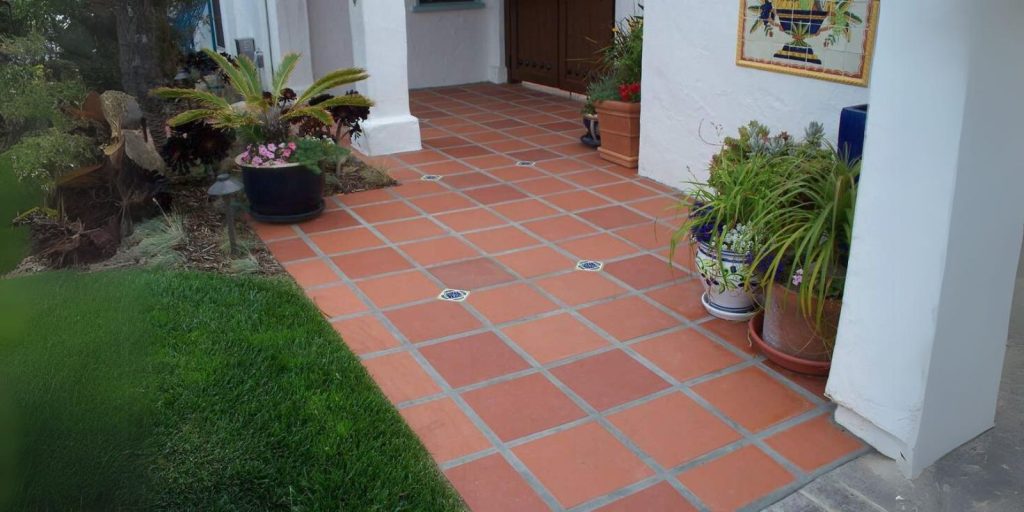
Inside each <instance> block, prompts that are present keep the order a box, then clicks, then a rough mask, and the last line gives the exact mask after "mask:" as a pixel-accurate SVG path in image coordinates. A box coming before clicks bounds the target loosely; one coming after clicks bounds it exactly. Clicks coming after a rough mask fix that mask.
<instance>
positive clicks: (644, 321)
mask: <svg viewBox="0 0 1024 512" xmlns="http://www.w3.org/2000/svg"><path fill="white" fill-rule="evenodd" d="M580 313H581V314H582V315H583V316H585V317H587V318H588V319H589V320H590V321H591V322H594V323H595V324H596V325H597V326H598V327H600V328H602V329H604V330H605V332H607V333H608V334H611V335H612V336H614V337H615V339H617V340H619V341H629V340H631V339H633V338H638V337H640V336H644V335H647V334H652V333H655V332H658V331H663V330H665V329H669V328H671V327H676V326H678V325H679V321H678V320H676V319H675V318H672V317H671V316H669V315H667V314H665V313H663V312H662V311H661V310H659V309H658V308H656V307H654V306H652V305H651V304H649V303H647V301H645V300H643V299H641V298H640V297H624V298H621V299H616V300H613V301H611V302H605V303H604V304H598V305H597V306H591V307H589V308H586V309H584V310H582V311H580Z"/></svg>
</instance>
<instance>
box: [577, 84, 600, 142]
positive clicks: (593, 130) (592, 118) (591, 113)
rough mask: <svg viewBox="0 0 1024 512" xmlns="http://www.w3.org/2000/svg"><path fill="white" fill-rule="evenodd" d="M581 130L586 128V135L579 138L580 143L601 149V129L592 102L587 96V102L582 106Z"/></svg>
mask: <svg viewBox="0 0 1024 512" xmlns="http://www.w3.org/2000/svg"><path fill="white" fill-rule="evenodd" d="M583 128H586V130H587V133H585V134H583V136H581V137H580V142H582V143H583V144H584V145H586V146H589V147H592V148H598V147H601V127H600V123H599V122H598V119H597V109H596V108H594V101H593V100H592V99H591V98H590V96H587V101H586V103H584V104H583Z"/></svg>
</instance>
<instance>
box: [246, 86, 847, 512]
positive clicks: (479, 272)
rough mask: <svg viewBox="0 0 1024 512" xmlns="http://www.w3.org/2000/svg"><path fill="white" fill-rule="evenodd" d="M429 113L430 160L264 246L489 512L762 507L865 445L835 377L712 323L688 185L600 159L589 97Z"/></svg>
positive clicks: (489, 91)
mask: <svg viewBox="0 0 1024 512" xmlns="http://www.w3.org/2000/svg"><path fill="white" fill-rule="evenodd" d="M413 110H414V112H413V113H414V114H415V115H417V116H419V117H420V119H421V120H422V121H423V139H424V146H425V147H426V148H428V149H424V150H423V151H419V152H415V153H408V154H403V155H399V156H397V157H392V158H386V159H383V162H382V163H384V164H386V165H387V166H388V167H389V168H390V169H391V170H392V175H393V176H395V177H396V178H397V179H399V180H401V181H403V184H402V186H400V187H396V188H392V189H387V190H378V191H371V192H364V193H358V194H353V195H348V196H343V197H335V198H331V199H330V201H329V207H330V208H331V210H330V211H329V212H327V213H326V214H325V215H324V216H323V217H321V218H319V219H317V220H315V221H312V222H308V223H305V224H301V225H295V226H270V225H258V226H257V230H258V231H259V233H260V235H261V236H262V237H263V238H264V239H265V240H266V241H267V242H268V245H269V247H270V248H271V250H272V251H273V253H274V254H275V255H276V256H277V258H278V259H279V260H281V261H282V263H284V264H285V267H286V268H287V269H288V271H289V272H290V273H291V274H292V276H294V278H295V279H296V281H298V283H299V284H300V285H301V286H302V287H303V288H305V289H306V290H307V293H308V294H309V295H310V297H311V298H312V299H313V300H314V301H315V302H316V303H317V304H318V305H319V307H320V308H321V309H322V310H323V312H324V314H325V315H326V316H327V317H328V318H330V320H331V322H332V323H333V325H334V326H335V327H336V328H337V330H338V331H339V332H340V333H341V335H342V336H343V338H344V340H345V342H346V343H347V344H348V346H349V347H350V348H351V349H352V350H353V351H354V352H356V353H357V354H359V355H360V356H361V357H362V358H363V361H364V363H365V365H366V368H367V369H368V370H369V371H370V373H371V374H372V375H373V377H374V378H375V379H376V381H377V383H378V384H379V385H380V387H381V389H382V390H383V391H384V393H385V394H386V395H387V396H388V397H389V398H390V399H391V400H392V401H393V402H394V403H395V404H396V406H397V407H398V408H399V410H400V411H401V414H402V416H403V417H405V419H406V421H408V423H409V425H410V426H411V427H412V428H413V430H415V431H416V432H417V433H418V434H419V436H420V438H421V439H422V440H423V443H424V444H425V445H426V447H427V449H428V450H430V452H431V453H432V454H433V456H434V458H435V459H436V460H437V462H438V464H439V465H440V467H441V468H442V469H443V470H444V472H445V474H446V475H447V476H448V478H449V479H450V480H451V481H452V483H453V484H454V485H455V487H456V488H457V489H458V490H459V492H460V493H461V494H462V496H463V497H464V498H465V500H466V502H467V503H468V504H469V505H470V507H471V508H472V509H473V510H481V511H486V510H509V511H517V512H525V511H532V510H548V509H554V510H562V509H573V510H602V511H610V510H641V511H654V510H701V509H710V510H733V509H737V508H744V507H747V508H750V509H755V510H756V509H760V508H761V507H762V506H764V505H766V504H769V503H771V502H773V501H775V500H777V499H780V498H781V497H783V496H785V495H786V494H788V493H790V492H792V491H793V490H795V489H797V488H799V487H800V486H801V485H802V484H803V483H806V482H808V481H809V480H810V479H812V478H813V477H814V476H816V475H819V474H821V473H823V472H825V471H828V470H829V469H831V468H834V467H836V466H837V465H839V464H841V463H842V462H844V461H846V460H849V459H850V458H852V457H854V456H856V455H858V454H860V453H863V452H864V451H865V448H864V446H863V445H862V444H861V443H860V442H859V441H858V440H856V439H855V438H853V437H852V436H850V435H849V434H847V433H845V432H844V431H842V430H841V429H840V428H839V427H837V426H836V425H835V424H834V423H833V422H832V421H831V407H830V406H829V404H828V403H827V401H826V400H824V399H823V398H822V396H821V395H822V392H823V388H824V382H823V381H821V380H816V379H810V378H801V377H798V376H794V375H789V374H786V373H785V372H784V371H781V370H780V369H778V368H775V367H773V366H771V365H770V364H768V363H766V362H764V360H763V359H762V358H761V357H760V356H759V355H757V354H756V353H754V352H753V351H752V350H751V349H750V348H749V347H748V344H747V340H746V335H745V326H743V325H737V324H729V323H726V322H723V321H720V320H713V319H711V318H709V317H708V316H706V314H705V312H704V310H703V308H702V307H701V304H700V291H701V286H700V283H699V282H698V281H697V280H695V279H693V277H692V275H691V274H690V273H689V272H688V269H687V264H688V261H687V257H684V256H681V255H680V256H679V257H678V258H677V260H678V261H677V262H676V264H675V266H674V268H670V266H669V264H668V260H667V257H668V243H669V237H670V234H671V232H672V228H673V226H674V225H675V224H676V223H677V222H678V216H679V215H680V213H679V212H678V211H676V210H674V209H672V207H673V206H674V205H675V203H676V201H675V199H674V198H673V190H671V189H669V188H667V187H665V186H662V185H659V184H657V183H655V182H653V181H650V180H647V179H643V178H638V177H637V176H636V175H635V172H634V171H629V170H625V169H622V168H618V167H616V166H614V165H612V164H608V163H606V162H604V161H602V160H600V159H599V158H598V157H597V154H596V153H595V152H594V151H593V150H591V149H589V148H586V147H584V146H582V145H581V144H580V143H579V141H578V136H579V135H580V134H581V127H580V125H579V122H578V119H579V104H578V103H575V102H572V101H570V100H568V99H563V98H560V97H557V96H551V95H546V94H543V93H539V92H534V91H530V90H528V89H525V88H522V87H516V86H497V85H479V86H467V87H456V88H445V89H438V90H431V91H417V92H414V93H413ZM517 162H527V163H529V162H535V163H534V164H532V165H528V164H523V165H517ZM680 165H685V163H684V162H680ZM424 175H436V176H441V179H440V181H423V180H421V177H422V176H424ZM580 260H595V261H600V262H603V263H604V268H603V270H602V271H599V272H587V271H581V270H576V264H577V262H578V261H580ZM443 289H460V290H468V291H469V292H470V295H469V297H468V299H467V300H466V301H465V302H462V303H454V302H446V301H441V300H438V298H437V297H438V294H439V293H440V292H441V290H443Z"/></svg>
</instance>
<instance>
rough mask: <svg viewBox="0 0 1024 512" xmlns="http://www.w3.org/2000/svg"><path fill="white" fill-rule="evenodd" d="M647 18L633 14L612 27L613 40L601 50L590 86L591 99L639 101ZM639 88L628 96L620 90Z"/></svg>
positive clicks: (588, 94)
mask: <svg viewBox="0 0 1024 512" xmlns="http://www.w3.org/2000/svg"><path fill="white" fill-rule="evenodd" d="M643 47H644V18H643V16H630V17H628V18H626V19H624V20H622V21H621V22H620V23H619V24H618V25H616V26H615V27H614V28H613V29H612V42H611V44H610V45H608V47H606V48H604V49H603V50H602V51H601V61H600V63H599V65H598V67H597V69H596V71H595V73H594V76H593V77H592V78H591V80H590V83H589V85H588V87H587V96H588V100H589V101H590V102H599V101H639V84H640V79H641V76H642V74H643ZM623 86H627V87H632V88H635V89H636V92H635V94H629V95H626V97H625V98H624V97H623V96H624V93H623V92H622V91H621V90H620V88H621V87H623Z"/></svg>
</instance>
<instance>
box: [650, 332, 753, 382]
mask: <svg viewBox="0 0 1024 512" xmlns="http://www.w3.org/2000/svg"><path fill="white" fill-rule="evenodd" d="M633 349H634V350H636V351H637V352H639V353H640V355H642V356H644V357H645V358H647V360H648V361H650V362H652V363H654V364H655V365H657V366H658V368H661V369H662V371H664V372H665V373H668V374H669V375H671V376H672V377H673V378H674V379H676V380H677V381H679V382H686V381H688V380H690V379H695V378H697V377H700V376H702V375H707V374H709V373H711V372H716V371H718V370H723V369H725V368H728V367H730V366H732V365H735V364H738V363H741V362H743V359H742V358H740V357H739V356H737V355H736V354H733V353H732V352H730V351H729V350H728V349H726V348H724V347H722V346H721V345H719V344H717V343H715V342H713V341H711V340H709V339H708V338H707V337H706V336H704V335H703V334H701V333H699V332H697V331H696V330H694V329H683V330H680V331H673V332H670V333H667V334H662V335H660V336H657V337H655V338H651V339H649V340H645V341H642V342H640V343H637V344H636V345H633Z"/></svg>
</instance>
